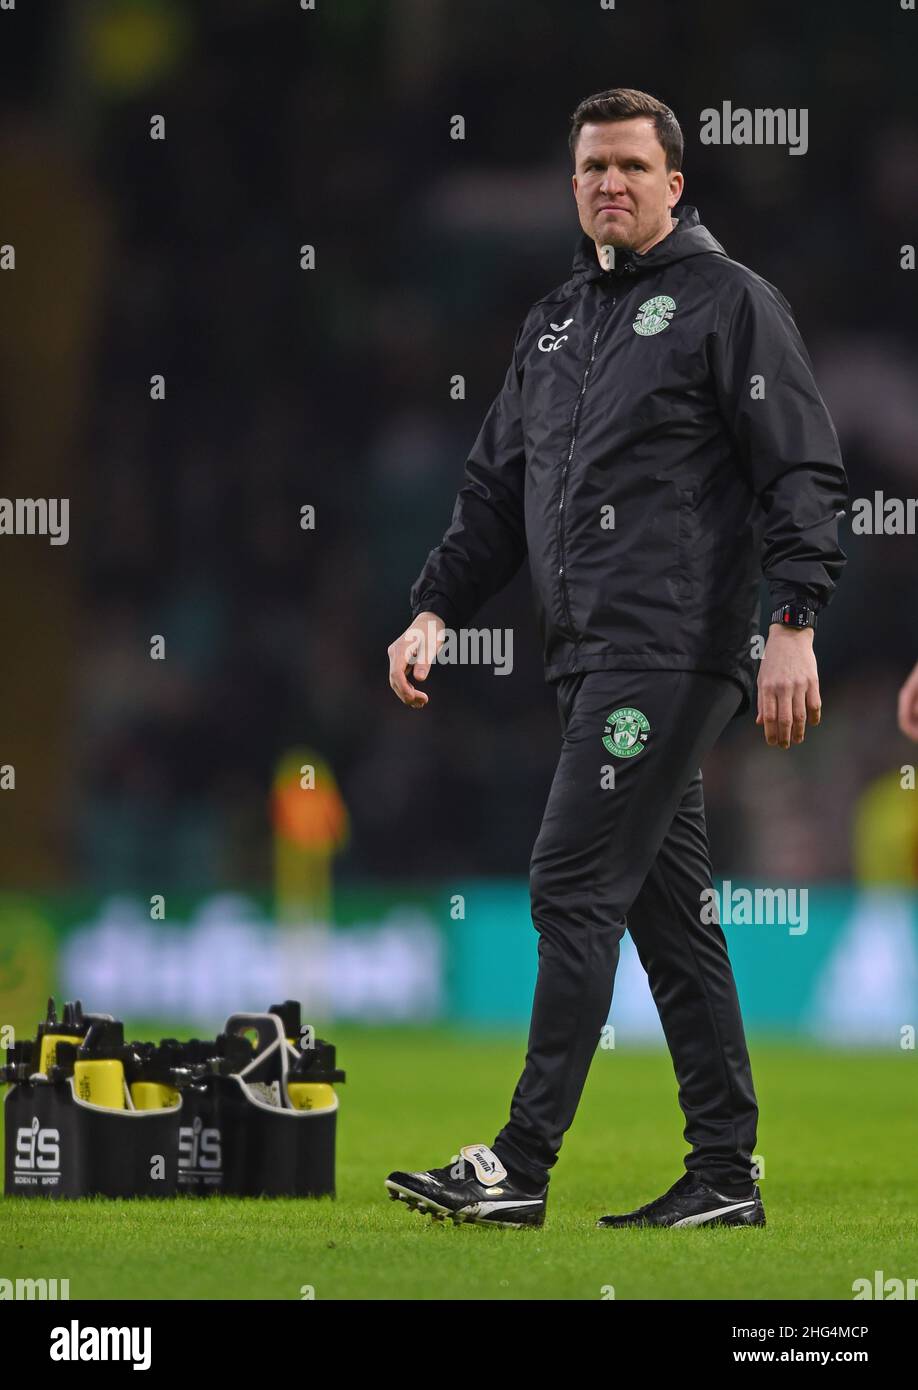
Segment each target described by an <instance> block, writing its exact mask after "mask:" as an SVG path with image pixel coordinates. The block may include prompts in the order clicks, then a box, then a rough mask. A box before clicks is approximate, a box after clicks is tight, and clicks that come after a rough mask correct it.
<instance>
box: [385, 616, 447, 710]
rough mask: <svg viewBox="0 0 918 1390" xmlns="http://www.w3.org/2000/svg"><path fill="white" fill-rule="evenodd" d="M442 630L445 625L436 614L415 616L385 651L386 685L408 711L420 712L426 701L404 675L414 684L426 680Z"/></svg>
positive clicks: (424, 695)
mask: <svg viewBox="0 0 918 1390" xmlns="http://www.w3.org/2000/svg"><path fill="white" fill-rule="evenodd" d="M445 630H446V623H445V622H444V621H443V619H442V618H439V617H438V616H437V614H436V613H419V614H418V616H417V617H416V618H415V619H414V621H413V622H412V624H411V626H410V627H407V628H406V629H405V631H404V632H403V633H402V635H401V637H396V639H395V641H394V642H393V643H392V644H391V646H390V647H389V684H390V685H391V687H392V689H393V690H394V691H395V693H396V695H397V696H398V698H399V699H400V700H401V702H402V704H403V705H408V707H409V709H423V708H424V706H425V705H426V704H427V701H428V699H429V698H430V697H429V696H428V695H426V694H425V693H424V691H423V690H417V689H415V687H414V686H413V685H412V684H411V682H410V681H409V680H408V671H409V670H411V673H412V675H413V676H414V679H415V680H419V681H423V680H426V679H427V674H428V672H429V671H430V667H431V662H432V661H433V658H434V657H435V656H436V654H437V652H438V650H439V648H440V645H441V643H442V640H443V633H444V632H445Z"/></svg>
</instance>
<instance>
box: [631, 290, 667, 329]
mask: <svg viewBox="0 0 918 1390" xmlns="http://www.w3.org/2000/svg"><path fill="white" fill-rule="evenodd" d="M675 312H676V301H675V300H674V299H670V297H669V295H668V294H658V295H657V296H656V298H655V299H646V300H645V301H644V303H643V304H642V305H641V307H640V308H639V309H638V316H637V318H636V319H635V320H634V323H633V324H632V328H633V329H634V331H635V333H640V335H641V337H642V338H649V337H651V336H652V334H654V333H662V332H663V329H664V328H668V327H669V321H670V319H671V318H672V316H673V314H674V313H675Z"/></svg>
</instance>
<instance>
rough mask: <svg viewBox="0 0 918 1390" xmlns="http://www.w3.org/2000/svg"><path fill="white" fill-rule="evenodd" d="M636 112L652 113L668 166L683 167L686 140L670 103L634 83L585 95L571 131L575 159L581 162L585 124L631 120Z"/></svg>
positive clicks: (573, 120)
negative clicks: (579, 153)
mask: <svg viewBox="0 0 918 1390" xmlns="http://www.w3.org/2000/svg"><path fill="white" fill-rule="evenodd" d="M635 116H650V118H651V119H652V121H653V123H654V126H655V127H656V132H657V139H658V140H659V142H660V144H661V145H662V146H663V149H664V151H665V153H666V168H667V170H669V171H670V172H672V170H674V169H681V168H682V151H683V147H684V141H683V139H682V130H681V127H680V125H679V122H678V121H677V120H676V118H675V116H674V115H673V113H672V111H670V109H669V107H668V106H664V104H663V102H662V101H657V99H656V97H652V96H648V94H647V92H638V91H635V89H634V88H633V87H610V89H609V90H608V91H607V92H596V93H595V95H594V96H591V97H585V98H584V100H583V101H582V102H581V103H580V105H579V106H578V107H577V109H576V111H575V112H574V114H573V115H572V116H571V133H570V135H569V136H568V141H567V143H568V145H569V146H570V151H571V159H573V160H574V163H575V164H576V162H577V141H578V139H579V138H580V131H581V128H582V127H583V126H584V125H586V123H587V121H630V120H633V119H634V117H635Z"/></svg>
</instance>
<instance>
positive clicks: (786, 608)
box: [771, 603, 816, 629]
mask: <svg viewBox="0 0 918 1390" xmlns="http://www.w3.org/2000/svg"><path fill="white" fill-rule="evenodd" d="M771 621H772V622H773V623H780V624H781V626H782V627H794V628H803V627H811V628H814V629H815V627H816V609H815V608H808V607H807V605H806V604H805V603H782V605H781V607H780V608H776V609H775V611H774V612H773V613H772V615H771Z"/></svg>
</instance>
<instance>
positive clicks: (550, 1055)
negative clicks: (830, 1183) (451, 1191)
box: [492, 671, 758, 1188]
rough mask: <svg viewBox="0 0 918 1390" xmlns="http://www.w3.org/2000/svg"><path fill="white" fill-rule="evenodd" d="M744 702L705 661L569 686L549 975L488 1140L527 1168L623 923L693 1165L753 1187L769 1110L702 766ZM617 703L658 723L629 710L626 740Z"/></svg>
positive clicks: (531, 1168)
mask: <svg viewBox="0 0 918 1390" xmlns="http://www.w3.org/2000/svg"><path fill="white" fill-rule="evenodd" d="M739 701H740V692H739V688H738V687H737V686H736V685H735V684H734V683H733V682H732V681H730V680H729V679H727V678H726V677H723V676H717V675H708V674H705V673H701V672H694V671H597V672H591V673H589V674H586V675H575V676H565V677H563V678H562V679H561V681H560V682H559V689H558V710H559V715H560V718H561V728H562V734H563V740H562V746H561V756H560V759H559V762H558V767H557V770H556V772H555V776H554V780H553V782H552V787H551V792H550V794H549V798H548V804H547V806H546V808H545V815H544V818H543V820H542V826H541V829H540V831H539V835H538V838H537V839H536V843H535V847H534V849H533V853H532V861H531V866H530V897H531V903H532V918H533V923H534V925H535V928H536V930H537V931H538V934H539V944H538V953H539V970H538V978H537V981H536V987H535V998H534V1001H533V1007H532V1022H531V1027H530V1033H529V1044H528V1050H527V1054H526V1065H525V1068H524V1070H523V1074H522V1076H521V1077H520V1080H519V1083H518V1085H517V1088H516V1091H515V1092H514V1095H513V1100H512V1103H511V1108H510V1119H509V1121H508V1123H507V1124H506V1125H505V1127H504V1128H503V1129H502V1130H501V1132H500V1134H499V1135H498V1136H497V1138H496V1140H495V1141H494V1143H493V1145H492V1148H493V1150H494V1152H495V1153H496V1154H497V1155H498V1157H499V1158H500V1159H501V1161H502V1162H503V1163H504V1165H505V1166H506V1167H507V1168H508V1169H509V1170H510V1171H511V1173H514V1174H518V1175H519V1176H520V1177H521V1178H524V1179H528V1180H530V1181H532V1182H534V1183H539V1184H540V1183H542V1182H544V1180H545V1178H546V1176H547V1174H548V1170H549V1169H550V1168H551V1166H552V1164H554V1162H555V1160H556V1159H557V1157H558V1151H559V1149H560V1147H561V1140H562V1137H563V1135H564V1133H565V1131H566V1130H567V1129H568V1128H569V1126H570V1124H571V1122H572V1121H573V1118H574V1113H575V1111H576V1109H577V1105H578V1102H579V1100H580V1096H581V1092H582V1091H583V1086H584V1083H585V1082H586V1077H587V1072H588V1071H589V1068H590V1062H591V1061H592V1059H593V1054H594V1052H595V1051H596V1048H597V1047H598V1045H599V1040H600V1034H601V1030H602V1028H603V1025H604V1024H605V1023H606V1021H607V1018H608V1015H609V1008H610V1005H611V1002H612V987H613V983H614V980H615V970H616V966H617V965H618V957H619V942H620V941H621V938H622V935H623V933H624V931H625V929H626V927H627V929H628V930H629V931H630V933H631V936H632V939H633V940H634V944H635V946H636V948H637V952H638V955H639V957H640V959H641V963H642V965H643V966H644V969H645V970H646V971H647V977H648V980H649V983H650V989H651V992H652V994H653V998H654V1002H655V1003H656V1006H657V1009H658V1011H659V1014H660V1020H661V1023H662V1025H663V1031H664V1033H665V1035H666V1041H667V1044H668V1046H669V1050H670V1053H671V1055H672V1059H673V1066H674V1069H675V1073H676V1079H677V1081H678V1084H679V1104H680V1106H681V1107H682V1112H683V1114H684V1116H685V1129H684V1137H685V1139H686V1141H687V1142H688V1143H689V1144H691V1153H689V1154H687V1155H686V1158H685V1164H686V1168H687V1169H689V1170H690V1171H691V1172H694V1173H697V1174H698V1176H699V1177H701V1178H703V1179H704V1180H705V1181H707V1182H710V1183H711V1184H712V1186H714V1187H717V1186H718V1185H720V1186H724V1187H725V1186H733V1187H734V1188H737V1187H738V1186H741V1185H745V1186H746V1187H748V1185H749V1183H750V1180H751V1169H752V1154H753V1151H754V1148H755V1142H756V1123H757V1120H758V1109H757V1106H756V1099H755V1091H754V1089H753V1085H752V1073H751V1069H750V1065H749V1055H748V1052H747V1050H746V1039H745V1036H744V1032H743V1023H742V1018H741V1015H740V1008H739V1001H738V999H737V993H736V984H735V981H734V978H733V971H732V969H731V966H730V960H729V957H728V955H727V947H726V942H725V940H724V935H723V932H722V931H721V928H720V926H719V925H718V924H717V922H716V921H715V922H713V923H707V922H705V921H703V920H702V909H703V907H707V899H704V900H703V899H702V897H701V894H702V891H703V890H704V889H705V888H710V887H711V864H710V859H709V856H708V842H707V830H706V827H705V819H704V800H703V796H702V784H701V771H700V768H699V764H700V763H701V761H702V759H703V758H704V757H705V755H706V754H707V752H708V750H709V749H710V748H711V747H712V745H713V744H714V742H715V741H716V739H717V738H718V737H719V735H720V734H721V732H722V731H723V729H724V727H725V725H726V724H727V722H728V721H729V720H730V719H731V718H732V716H733V715H734V714H735V713H736V711H737V708H738V706H739ZM616 710H626V711H629V712H633V711H637V712H639V713H640V715H642V716H643V719H644V722H645V723H646V725H648V726H649V727H648V728H646V729H645V728H644V727H643V724H642V723H641V720H640V719H636V718H635V715H634V713H628V714H626V715H625V716H624V719H625V727H624V728H623V727H622V725H621V724H620V725H619V726H618V738H617V740H616V736H615V730H614V726H612V727H611V728H610V726H609V725H608V724H607V716H608V715H609V714H610V713H611V712H612V711H616ZM607 731H608V732H607ZM642 733H643V734H644V735H645V737H644V738H643V739H642V738H641V734H642ZM604 734H606V735H607V737H609V738H610V740H611V741H612V744H613V747H616V748H618V749H619V753H618V754H616V753H612V752H610V751H609V750H608V749H607V747H606V746H604V744H603V736H604ZM637 744H640V751H637V752H635V751H632V750H633V749H634V748H635V746H636V745H637ZM622 754H624V756H623V755H622ZM610 769H611V772H612V774H613V775H614V787H613V786H610V785H608V783H609V782H610V780H611V779H610ZM604 783H605V785H604ZM714 915H716V914H714V913H713V912H712V911H711V909H710V907H707V910H706V912H705V916H714ZM613 1123H614V1120H613ZM619 1123H621V1124H627V1116H621V1117H619Z"/></svg>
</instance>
